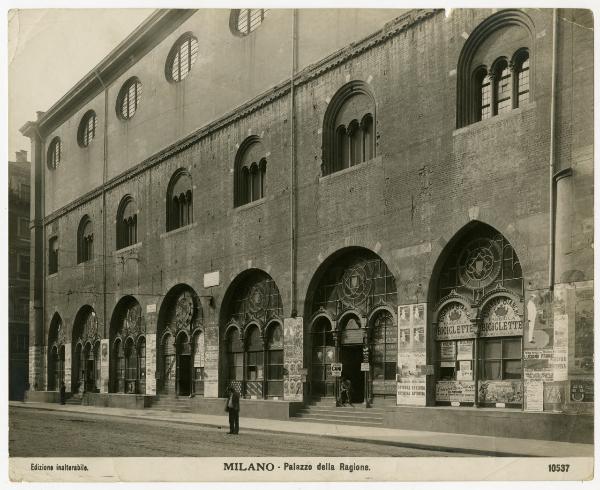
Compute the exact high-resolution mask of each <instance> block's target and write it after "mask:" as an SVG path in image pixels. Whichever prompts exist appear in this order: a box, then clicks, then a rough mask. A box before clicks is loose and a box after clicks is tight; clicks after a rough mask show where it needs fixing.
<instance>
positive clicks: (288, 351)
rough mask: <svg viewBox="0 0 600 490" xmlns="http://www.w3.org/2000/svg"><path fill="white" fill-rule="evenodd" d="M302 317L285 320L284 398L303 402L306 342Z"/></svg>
mask: <svg viewBox="0 0 600 490" xmlns="http://www.w3.org/2000/svg"><path fill="white" fill-rule="evenodd" d="M303 332H304V324H303V321H302V317H296V318H284V320H283V398H284V399H285V400H292V401H302V399H303V394H304V390H303V383H302V369H303V367H304V366H303V359H302V346H303V340H304V333H303Z"/></svg>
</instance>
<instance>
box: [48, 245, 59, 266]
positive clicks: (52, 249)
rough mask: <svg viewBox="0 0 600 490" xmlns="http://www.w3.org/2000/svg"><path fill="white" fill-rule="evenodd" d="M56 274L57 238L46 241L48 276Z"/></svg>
mask: <svg viewBox="0 0 600 490" xmlns="http://www.w3.org/2000/svg"><path fill="white" fill-rule="evenodd" d="M57 272H58V237H56V236H55V237H52V238H50V240H48V274H56V273H57Z"/></svg>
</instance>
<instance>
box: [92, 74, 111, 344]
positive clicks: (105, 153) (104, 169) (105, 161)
mask: <svg viewBox="0 0 600 490" xmlns="http://www.w3.org/2000/svg"><path fill="white" fill-rule="evenodd" d="M94 73H95V75H96V78H97V79H98V80H99V81H100V84H101V85H102V88H103V90H104V138H103V139H104V148H103V165H102V318H103V322H104V328H103V334H102V338H103V339H106V338H108V333H107V331H106V325H107V318H106V177H107V173H108V168H107V165H108V87H107V86H106V85H105V84H104V81H103V80H102V77H100V74H99V73H98V70H94Z"/></svg>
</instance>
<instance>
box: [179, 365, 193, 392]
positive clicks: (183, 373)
mask: <svg viewBox="0 0 600 490" xmlns="http://www.w3.org/2000/svg"><path fill="white" fill-rule="evenodd" d="M191 359H192V358H191V356H187V355H180V356H179V359H178V361H179V362H178V363H177V369H178V370H179V372H178V373H177V374H178V376H177V380H178V387H177V388H178V389H177V393H178V394H179V395H182V396H189V394H190V386H191V381H192V378H191V366H192V364H191Z"/></svg>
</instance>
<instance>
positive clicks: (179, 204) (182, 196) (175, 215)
mask: <svg viewBox="0 0 600 490" xmlns="http://www.w3.org/2000/svg"><path fill="white" fill-rule="evenodd" d="M193 221H194V203H193V188H192V177H191V175H190V174H189V173H188V172H187V171H183V170H180V171H178V172H176V173H175V175H174V176H173V177H172V178H171V182H170V183H169V187H168V190H167V231H171V230H176V229H177V228H181V227H182V226H187V225H189V224H191V223H192V222H193Z"/></svg>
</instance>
